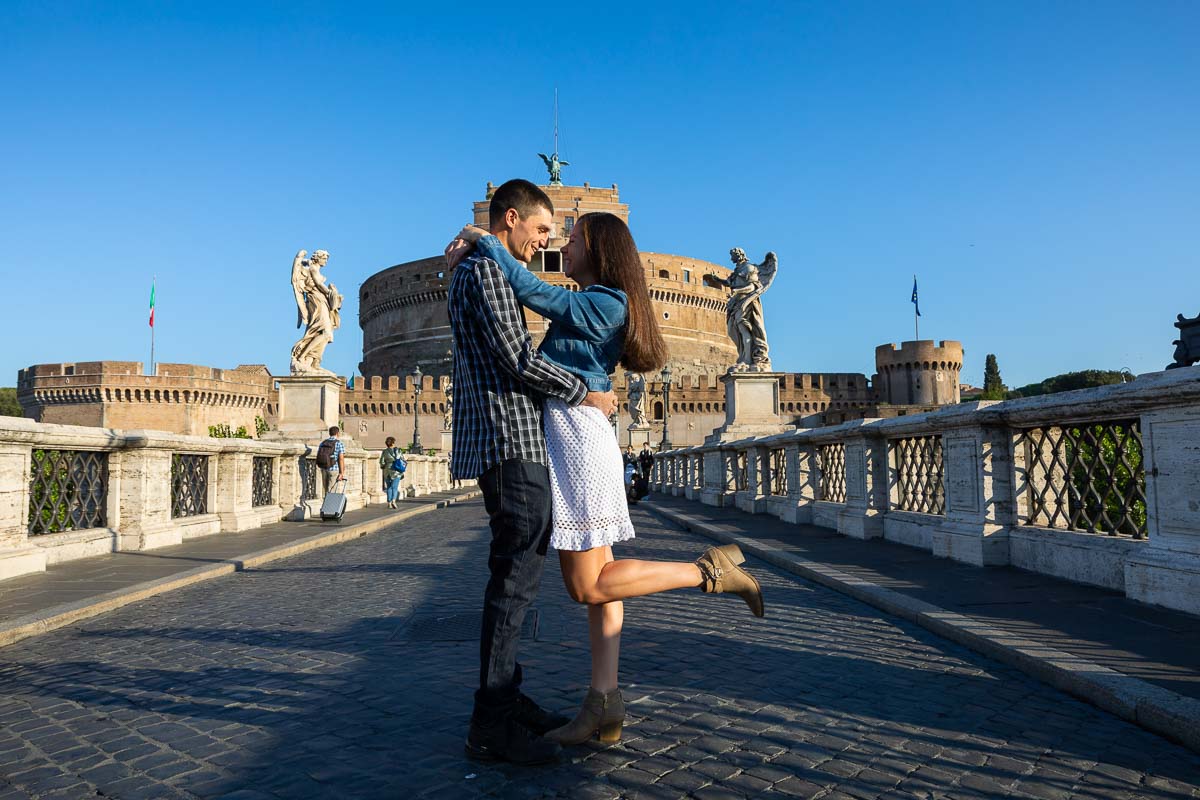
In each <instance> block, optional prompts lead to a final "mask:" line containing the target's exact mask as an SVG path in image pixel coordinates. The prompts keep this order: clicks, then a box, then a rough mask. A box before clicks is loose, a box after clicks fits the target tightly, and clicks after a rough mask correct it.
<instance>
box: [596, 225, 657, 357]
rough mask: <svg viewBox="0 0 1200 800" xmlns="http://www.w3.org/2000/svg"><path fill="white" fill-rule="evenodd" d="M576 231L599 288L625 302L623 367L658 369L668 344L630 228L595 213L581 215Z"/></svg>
mask: <svg viewBox="0 0 1200 800" xmlns="http://www.w3.org/2000/svg"><path fill="white" fill-rule="evenodd" d="M577 227H579V228H580V233H582V234H583V247H584V252H585V253H587V260H588V263H589V264H591V265H592V266H593V267H594V268H595V270H596V276H597V279H598V282H599V283H600V285H601V286H608V287H610V288H613V289H620V290H621V291H622V292H624V293H625V296H626V298H628V302H629V306H628V309H629V318H628V319H627V320H626V322H625V347H624V350H623V352H622V353H621V364H622V366H624V367H625V368H626V369H628V370H631V371H633V372H653V371H654V370H657V369H659V368H660V367H662V365H663V364H665V363H666V362H667V343H666V342H665V341H663V337H662V332H661V331H660V330H659V329H658V320H657V319H655V318H654V306H653V305H651V304H650V289H649V288H648V287H647V286H646V271H645V269H643V267H642V258H641V256H639V255H638V249H637V245H636V244H634V242H633V234H631V233H630V232H629V226H628V225H626V224H625V223H624V222H622V221H621V218H620V217H618V216H616V215H615V214H609V213H606V212H597V213H592V214H584V215H583V216H582V217H580V218H579V222H578V223H577Z"/></svg>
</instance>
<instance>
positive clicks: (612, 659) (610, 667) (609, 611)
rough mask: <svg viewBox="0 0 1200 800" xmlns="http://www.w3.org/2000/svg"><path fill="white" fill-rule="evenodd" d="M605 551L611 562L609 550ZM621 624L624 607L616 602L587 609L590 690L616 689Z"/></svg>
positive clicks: (604, 690) (603, 548) (590, 606)
mask: <svg viewBox="0 0 1200 800" xmlns="http://www.w3.org/2000/svg"><path fill="white" fill-rule="evenodd" d="M596 549H597V550H604V551H606V556H607V558H608V560H609V561H610V562H611V561H612V548H611V547H598V548H596ZM624 622H625V605H624V604H623V603H622V602H621V601H620V600H614V601H613V602H611V603H601V604H599V605H589V606H588V637H589V639H590V640H591V644H592V688H593V689H595V690H596V691H598V692H605V693H607V692H611V691H612V690H613V689H616V688H617V669H618V662H619V660H620V656H621V626H622V625H623V624H624Z"/></svg>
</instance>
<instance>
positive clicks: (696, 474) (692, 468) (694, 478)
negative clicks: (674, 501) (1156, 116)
mask: <svg viewBox="0 0 1200 800" xmlns="http://www.w3.org/2000/svg"><path fill="white" fill-rule="evenodd" d="M687 458H688V475H687V489H686V490H685V491H684V496H685V497H687V499H688V500H699V499H700V494H701V492H703V491H704V454H703V453H701V452H697V451H695V450H690V451H688V456H687Z"/></svg>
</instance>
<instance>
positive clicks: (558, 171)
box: [538, 153, 571, 186]
mask: <svg viewBox="0 0 1200 800" xmlns="http://www.w3.org/2000/svg"><path fill="white" fill-rule="evenodd" d="M538 157H539V158H541V159H542V161H543V162H545V164H546V171H547V172H549V173H550V185H551V186H562V168H563V167H569V166H571V162H570V161H561V160H559V158H558V153H553V154H551V155H546V154H545V153H538Z"/></svg>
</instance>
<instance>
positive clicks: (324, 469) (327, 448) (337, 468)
mask: <svg viewBox="0 0 1200 800" xmlns="http://www.w3.org/2000/svg"><path fill="white" fill-rule="evenodd" d="M339 433H341V431H340V429H339V428H338V426H337V425H334V426H333V427H332V428H330V429H329V438H328V439H326V440H325V441H323V442H321V444H320V445H318V446H317V467H318V468H319V469H320V470H321V480H322V481H323V482H324V486H325V494H329V488H330V487H331V486H332V485H333V484H335V483H337V482H338V481H344V480H346V445H344V444H342V440H341V439H339V438H338V434H339ZM335 475H336V477H335Z"/></svg>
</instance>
